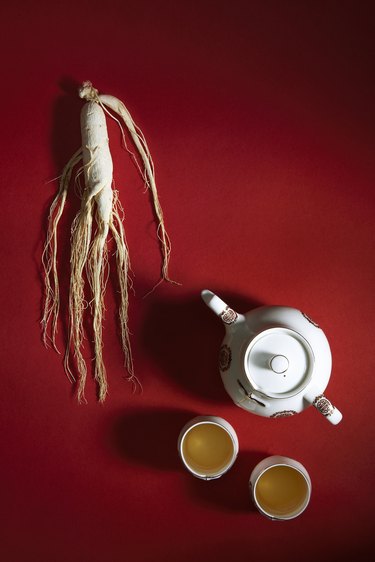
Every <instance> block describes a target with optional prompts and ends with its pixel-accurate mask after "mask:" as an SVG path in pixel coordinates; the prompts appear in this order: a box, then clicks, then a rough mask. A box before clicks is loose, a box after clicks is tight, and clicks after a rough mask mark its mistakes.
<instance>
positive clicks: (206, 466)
mask: <svg viewBox="0 0 375 562" xmlns="http://www.w3.org/2000/svg"><path fill="white" fill-rule="evenodd" d="M182 453H183V456H184V459H185V461H186V463H187V464H188V465H189V467H190V468H192V469H193V470H194V471H195V472H198V473H199V474H202V475H207V476H210V475H214V474H217V473H219V472H221V471H222V470H224V469H225V468H226V467H227V466H228V465H229V464H230V462H231V460H232V457H233V442H232V439H231V437H230V435H229V434H228V433H227V431H226V430H225V429H223V428H222V427H220V426H219V425H215V424H213V423H202V424H199V425H196V426H194V427H192V428H191V429H190V430H189V431H188V433H187V434H186V435H185V439H184V441H183V444H182Z"/></svg>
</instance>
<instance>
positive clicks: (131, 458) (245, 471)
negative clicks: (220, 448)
mask: <svg viewBox="0 0 375 562" xmlns="http://www.w3.org/2000/svg"><path fill="white" fill-rule="evenodd" d="M196 415H198V414H197V412H194V411H189V410H178V409H163V408H152V409H147V410H146V409H144V410H136V411H132V412H131V413H126V414H122V415H120V416H119V417H118V418H117V419H116V420H115V421H114V422H113V421H112V423H111V426H110V428H109V431H108V432H107V433H106V436H105V445H106V447H107V448H108V449H109V450H110V451H111V453H112V454H114V455H115V456H117V457H119V458H123V459H124V460H126V461H127V462H128V463H131V464H134V465H144V466H148V467H151V468H152V469H154V470H160V471H165V472H168V471H179V472H180V473H181V478H182V482H183V483H185V485H186V490H187V493H188V494H189V495H190V496H191V497H192V498H193V499H194V501H196V502H197V503H200V504H203V505H211V506H214V507H215V508H219V509H221V510H224V511H231V512H247V513H249V512H251V511H254V512H255V511H257V510H256V507H255V506H254V505H253V503H252V501H251V496H250V492H249V484H248V483H249V478H250V474H251V471H252V470H253V468H254V467H255V465H256V464H258V462H260V461H261V460H262V459H264V458H265V457H267V456H269V453H267V452H265V451H241V450H240V452H239V454H238V457H237V459H236V462H235V463H234V465H233V466H232V468H231V469H230V470H229V471H228V472H227V473H226V474H224V475H223V476H222V477H221V478H218V479H217V480H211V481H205V480H200V479H199V478H195V477H194V476H192V475H191V474H190V473H189V472H188V471H187V470H186V469H185V468H184V466H183V464H182V462H181V460H180V458H179V455H178V451H177V441H178V436H179V434H180V431H181V429H182V428H183V426H184V425H185V424H186V423H187V422H188V421H189V420H191V419H192V418H194V417H195V416H196ZM155 443H157V447H156V446H155Z"/></svg>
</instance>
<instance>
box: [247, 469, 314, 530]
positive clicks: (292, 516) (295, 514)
mask: <svg viewBox="0 0 375 562" xmlns="http://www.w3.org/2000/svg"><path fill="white" fill-rule="evenodd" d="M294 462H298V461H294ZM298 464H300V463H298ZM277 466H287V467H288V468H292V469H293V470H296V471H297V472H299V473H300V474H301V476H302V477H303V479H304V481H305V482H306V485H307V493H306V496H305V498H304V501H303V503H302V505H301V507H300V508H298V509H295V510H294V511H292V512H291V514H290V515H285V516H284V515H275V514H272V513H270V512H268V511H267V510H265V509H264V508H263V507H262V506H261V505H260V503H259V502H258V500H257V497H256V487H257V484H258V482H259V480H260V478H261V477H262V476H263V475H264V474H265V473H266V472H267V471H268V470H270V469H271V468H275V467H277ZM301 466H302V465H301ZM302 469H303V470H301V468H299V467H298V466H294V465H292V464H288V463H287V462H282V461H280V462H275V463H274V464H272V465H270V466H267V467H265V468H263V469H262V470H261V472H260V474H258V476H257V478H256V480H255V482H254V484H252V483H251V482H250V485H251V488H252V498H253V501H254V503H255V505H256V507H257V509H258V510H259V511H260V512H261V513H262V514H263V515H265V516H266V517H268V518H269V519H272V520H280V521H287V520H289V519H295V518H296V517H298V516H299V515H301V514H302V513H303V512H304V511H305V509H306V508H307V506H308V505H309V503H310V498H311V480H310V476H309V475H308V473H307V471H306V469H305V467H303V466H302ZM304 471H305V472H304Z"/></svg>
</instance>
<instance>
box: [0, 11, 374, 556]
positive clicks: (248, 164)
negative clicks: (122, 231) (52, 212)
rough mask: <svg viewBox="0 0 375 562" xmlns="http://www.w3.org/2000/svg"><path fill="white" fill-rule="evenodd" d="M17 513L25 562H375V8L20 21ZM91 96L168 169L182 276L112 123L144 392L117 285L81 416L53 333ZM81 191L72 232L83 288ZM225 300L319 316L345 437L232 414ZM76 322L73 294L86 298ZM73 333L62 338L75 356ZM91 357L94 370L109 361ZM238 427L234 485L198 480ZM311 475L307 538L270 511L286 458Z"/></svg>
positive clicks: (13, 224) (8, 199)
mask: <svg viewBox="0 0 375 562" xmlns="http://www.w3.org/2000/svg"><path fill="white" fill-rule="evenodd" d="M0 26H1V34H0V36H1V53H2V65H1V73H2V98H3V99H2V126H1V130H2V132H1V144H2V150H1V155H2V166H1V174H2V189H1V198H2V232H3V234H2V237H1V243H0V252H1V263H2V268H1V269H2V272H1V292H0V294H1V311H2V318H3V321H2V323H1V343H2V345H1V371H2V373H1V410H0V416H1V428H2V431H1V445H2V453H1V468H0V473H1V488H2V492H1V511H2V523H1V526H0V535H1V540H0V551H1V553H0V558H1V560H2V561H3V562H26V561H27V562H34V561H39V562H47V561H48V562H50V561H54V562H60V561H64V562H67V561H69V562H76V561H80V562H82V561H90V562H96V561H99V560H100V561H108V562H117V561H120V560H121V561H122V560H127V561H135V562H145V561H147V562H149V561H159V560H163V561H168V560H171V561H172V560H173V561H175V560H178V561H181V562H184V561H192V560H197V561H198V560H204V561H205V562H209V561H221V560H232V561H237V560H238V561H240V560H245V559H249V560H257V561H271V560H272V561H274V560H278V561H286V560H297V559H304V560H315V559H319V560H321V561H322V560H329V561H332V560H341V558H342V557H343V555H344V554H348V555H349V556H351V557H352V558H353V559H356V560H368V559H369V558H370V557H371V551H372V550H373V530H372V527H373V503H374V494H373V490H374V484H375V482H374V461H375V459H374V414H373V411H374V407H373V396H374V384H373V373H374V343H373V322H374V318H375V306H374V296H373V294H374V281H375V279H374V259H373V255H374V207H375V200H374V192H373V189H374V80H373V54H374V37H373V27H374V10H373V5H372V3H371V2H369V3H366V2H360V3H355V2H286V3H283V2H228V3H226V2H220V1H218V2H185V3H182V2H181V3H179V2H157V1H156V2H145V1H138V2H134V3H130V2H124V1H121V2H120V1H111V0H110V1H109V2H105V3H99V2H93V1H90V2H88V1H87V2H82V1H78V2H71V1H70V0H66V1H65V2H59V1H56V2H52V3H51V2H44V1H41V2H26V1H25V2H15V3H12V4H10V3H2V7H1V23H0ZM85 79H90V80H91V81H92V82H93V83H94V85H96V87H97V88H99V90H100V91H102V92H104V93H110V94H113V95H116V96H118V97H119V98H121V99H123V101H125V103H126V104H127V106H128V107H129V109H130V111H131V112H132V113H133V115H134V118H135V120H136V121H137V123H138V124H139V125H140V126H141V128H142V130H143V132H144V134H145V136H146V138H147V141H148V143H149V146H150V149H151V153H152V155H153V158H154V163H155V167H156V173H157V182H158V186H159V194H160V199H161V203H162V206H163V210H164V214H165V219H166V226H167V230H168V232H169V234H170V237H171V240H172V256H171V264H170V271H171V275H172V277H173V278H174V279H177V280H179V281H181V283H182V285H181V286H178V287H176V286H171V285H168V284H163V285H162V286H160V287H159V288H158V289H157V290H156V291H155V292H153V293H152V294H151V295H149V296H148V297H147V298H146V299H143V298H142V296H143V294H144V293H145V292H146V291H147V290H149V289H150V288H151V287H152V286H153V284H154V283H155V282H156V281H157V280H158V275H159V271H160V253H159V250H158V245H157V240H156V233H155V228H154V223H153V221H152V219H153V215H152V210H151V205H150V199H149V196H148V195H147V194H145V193H144V188H143V185H142V180H141V179H140V178H139V176H138V174H137V172H136V170H135V169H134V166H133V164H132V163H131V161H130V159H129V157H128V155H127V154H126V153H125V152H124V151H122V149H121V147H120V135H119V132H118V129H117V127H116V125H115V124H110V125H109V134H110V141H111V148H112V151H113V156H114V163H115V181H116V186H117V188H118V189H119V191H120V198H121V200H122V203H123V205H124V208H125V215H126V222H125V224H126V232H127V237H128V243H129V248H130V252H131V260H132V267H133V271H134V274H135V278H134V286H135V291H136V295H135V296H131V299H130V327H131V331H132V346H133V353H134V361H135V367H136V372H137V375H138V377H139V379H140V380H141V382H142V385H143V394H142V395H139V394H136V395H133V394H132V391H131V387H130V385H129V384H128V383H127V382H126V381H125V380H124V371H123V368H122V355H121V350H120V344H119V339H118V335H117V328H116V317H115V314H116V309H115V294H114V290H113V286H112V285H111V284H109V287H108V291H107V296H106V303H107V315H106V321H105V331H104V338H105V349H104V353H105V361H106V364H107V368H108V377H109V385H110V392H109V396H108V398H107V401H106V402H105V404H104V405H99V404H98V403H97V402H96V396H95V395H96V389H95V384H94V381H93V380H92V378H91V377H89V380H88V384H87V398H88V404H87V405H78V404H77V401H76V396H75V393H74V389H72V388H71V386H70V384H69V382H68V381H67V379H66V377H65V375H64V372H63V368H62V360H61V357H60V356H58V355H57V354H55V353H54V352H52V351H47V350H46V349H44V347H43V345H42V342H41V337H40V326H39V320H40V313H41V294H42V284H41V267H40V257H41V251H42V243H43V240H44V236H45V228H46V214H47V211H48V206H49V204H50V202H51V200H52V197H53V194H54V193H55V190H56V182H50V180H51V179H53V178H55V177H56V176H57V175H59V174H60V172H61V169H62V167H63V165H64V164H65V163H66V162H67V160H68V158H69V157H70V156H71V155H72V154H73V152H74V151H75V150H76V149H77V148H78V146H79V144H80V132H79V111H80V108H81V106H82V101H81V100H80V99H79V98H78V97H77V95H76V86H77V84H78V83H79V82H81V81H82V80H85ZM76 209H77V200H76V199H75V196H74V193H73V190H72V191H71V192H70V195H69V202H68V206H67V209H66V212H65V214H64V217H63V220H62V222H61V225H60V229H59V240H60V255H59V258H60V262H59V267H60V273H61V276H62V286H63V288H64V287H65V289H66V286H67V282H68V275H69V266H68V260H69V227H70V224H71V221H72V218H73V216H74V213H75V211H76ZM203 288H210V289H212V290H214V291H215V292H217V293H219V294H220V295H221V296H222V297H223V298H224V299H225V300H226V301H227V302H229V303H230V304H231V305H232V306H233V307H234V308H236V309H237V310H238V311H240V312H245V311H246V310H249V309H250V308H252V307H254V306H257V305H258V304H284V305H289V306H294V307H296V308H299V309H301V310H304V311H305V312H306V313H308V314H309V315H310V316H312V317H313V318H314V320H316V321H317V322H318V323H319V324H320V325H321V326H322V328H323V329H324V331H325V333H326V335H327V337H328V339H329V342H330V345H331V348H332V354H333V372H332V377H331V381H330V383H329V386H328V389H327V395H328V396H329V397H331V399H332V400H333V402H334V403H336V404H337V406H338V407H339V408H340V409H341V410H342V412H343V415H344V419H343V421H342V423H341V424H340V425H339V426H337V427H333V426H331V425H330V424H329V423H327V421H326V420H324V418H323V417H322V416H319V414H318V413H317V412H316V411H315V410H314V409H313V408H309V409H308V410H307V411H305V412H303V413H302V414H300V415H299V416H295V417H293V418H289V419H281V420H280V419H279V420H269V419H263V418H260V417H256V416H252V415H251V414H249V413H247V412H245V411H242V410H240V409H239V408H237V407H236V406H234V404H232V402H231V400H230V398H229V397H228V396H227V395H226V393H225V391H224V389H223V387H222V384H221V380H220V377H219V374H218V370H217V354H218V349H219V346H220V342H221V338H222V337H223V329H222V326H221V325H220V322H219V321H218V320H217V319H216V318H215V317H214V315H213V314H212V313H211V312H210V311H209V310H208V309H207V308H206V307H205V306H204V304H203V303H202V302H201V300H200V296H199V295H200V291H201V289H203ZM62 305H63V306H62V308H63V311H64V310H65V311H66V309H65V308H64V307H65V305H66V294H65V296H64V295H63V303H62ZM64 326H65V323H64V322H63V321H62V322H61V324H60V326H59V345H60V347H62V348H63V344H64V336H65V328H64ZM86 347H87V350H86V353H87V354H89V352H90V344H89V343H88V344H87V346H86ZM196 414H215V415H219V416H222V417H224V418H226V419H227V420H228V421H229V422H230V423H231V424H232V425H233V426H234V427H235V429H236V431H237V433H238V437H239V441H240V454H239V457H238V460H237V463H236V464H235V466H234V467H233V469H232V470H231V471H230V472H229V473H228V474H227V475H225V476H224V477H223V478H222V479H221V480H218V481H215V482H208V483H206V482H202V481H199V480H196V479H194V478H193V477H191V476H190V475H189V474H186V473H185V472H184V471H183V469H182V467H181V466H180V463H179V459H178V458H177V453H176V440H177V436H178V433H179V430H180V428H181V427H182V425H183V424H184V423H185V422H186V421H187V420H188V419H189V418H190V417H192V416H193V415H196ZM270 454H283V455H287V456H290V457H293V458H295V459H297V460H299V461H300V462H302V463H303V464H304V465H305V466H306V468H307V469H308V471H309V473H310V475H311V479H312V484H313V493H312V499H311V503H310V505H309V507H308V509H307V510H306V512H305V513H304V514H303V515H302V516H301V517H300V518H298V519H296V520H294V521H290V522H286V523H274V522H271V521H269V520H266V519H265V518H262V517H261V516H260V515H259V514H258V513H257V512H255V511H254V509H253V507H252V506H251V504H250V501H249V497H248V490H247V482H248V478H249V475H250V472H251V470H252V468H253V467H254V466H255V464H256V463H257V462H258V460H260V459H261V458H263V457H264V456H267V455H270Z"/></svg>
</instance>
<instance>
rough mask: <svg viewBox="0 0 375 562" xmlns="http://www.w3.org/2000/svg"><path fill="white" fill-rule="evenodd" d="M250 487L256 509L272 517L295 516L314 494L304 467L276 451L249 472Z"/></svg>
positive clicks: (291, 517)
mask: <svg viewBox="0 0 375 562" xmlns="http://www.w3.org/2000/svg"><path fill="white" fill-rule="evenodd" d="M250 488H251V495H252V499H253V502H254V503H255V505H256V507H257V509H258V510H259V511H260V513H262V514H263V515H265V516H266V517H269V518H270V519H273V520H286V519H294V518H295V517H297V516H298V515H300V514H301V513H302V512H303V511H304V510H305V509H306V507H307V505H308V503H309V501H310V496H311V480H310V477H309V475H308V473H307V470H306V469H305V467H304V466H302V464H301V463H299V462H298V461H295V460H293V459H290V458H288V457H281V456H276V455H275V456H272V457H267V458H266V459H263V460H262V461H261V462H260V463H259V464H257V466H256V467H255V468H254V470H253V472H252V473H251V476H250Z"/></svg>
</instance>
